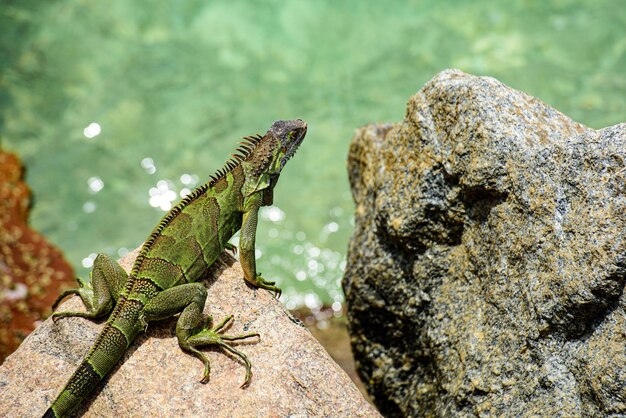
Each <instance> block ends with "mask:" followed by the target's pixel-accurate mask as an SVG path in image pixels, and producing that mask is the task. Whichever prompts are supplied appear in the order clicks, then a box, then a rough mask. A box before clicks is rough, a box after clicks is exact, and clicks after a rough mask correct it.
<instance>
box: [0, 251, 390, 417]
mask: <svg viewBox="0 0 626 418" xmlns="http://www.w3.org/2000/svg"><path fill="white" fill-rule="evenodd" d="M134 255H135V254H130V255H129V256H128V257H126V258H125V260H124V262H123V266H124V267H125V268H127V269H128V268H129V267H130V265H131V264H130V263H131V261H132V259H134ZM208 277H209V279H208V280H207V282H206V284H207V286H208V287H209V295H208V299H207V304H206V306H205V313H210V314H211V315H212V316H213V318H214V320H215V321H219V320H221V319H222V318H224V317H225V316H226V315H228V314H233V315H234V323H233V324H232V326H231V327H230V328H229V329H228V330H227V333H229V334H237V333H243V332H259V333H260V334H261V338H260V339H258V338H253V339H251V341H249V342H246V343H240V344H238V345H237V346H236V348H237V349H239V350H240V351H242V352H244V353H245V354H246V355H247V356H248V358H249V359H250V361H251V362H252V365H253V369H252V372H253V376H252V382H251V384H250V386H249V387H248V388H246V389H240V388H239V386H240V385H241V384H242V383H243V381H244V373H245V368H244V366H243V364H242V363H241V362H240V361H238V360H237V359H235V358H234V357H232V356H227V355H225V354H223V352H221V351H219V350H217V349H214V348H207V349H205V350H204V351H205V352H207V355H208V356H209V359H210V361H211V381H210V382H209V383H207V384H201V383H200V379H201V378H202V372H203V366H202V363H201V362H200V360H198V359H197V358H195V357H192V356H190V355H188V354H186V353H184V352H183V351H181V349H180V348H179V347H178V343H177V340H176V337H175V320H174V319H171V320H166V321H162V322H160V323H151V324H150V326H149V328H148V331H147V333H145V334H144V335H141V336H140V337H139V338H138V339H137V340H136V341H135V343H134V344H133V345H132V346H131V348H130V349H129V351H128V352H127V353H126V355H125V356H124V357H123V359H122V361H121V363H120V364H119V365H118V366H117V367H115V368H114V369H113V372H112V373H111V375H110V376H109V377H108V378H107V379H105V381H104V384H101V385H100V386H99V387H98V389H97V390H96V391H95V393H93V394H92V395H91V396H90V397H89V399H88V401H87V405H86V407H85V408H83V409H81V410H79V411H78V413H79V415H80V416H84V417H104V416H106V417H112V416H118V417H130V416H133V417H147V416H155V417H156V416H162V417H198V416H206V417H209V416H210V417H279V416H302V417H317V416H363V417H375V416H379V414H378V413H377V412H376V411H375V409H374V408H373V407H372V406H371V405H370V404H368V403H367V401H365V400H364V399H363V397H362V396H361V394H360V393H359V391H358V389H357V388H356V387H355V386H354V385H353V384H352V382H351V381H350V379H349V378H348V376H347V375H346V374H345V373H344V372H343V371H342V370H341V369H340V368H339V366H337V364H335V363H334V362H333V361H332V360H331V358H330V357H329V356H328V354H327V353H326V352H325V351H324V349H323V348H322V347H321V346H320V345H319V344H318V343H317V342H316V341H315V340H314V339H313V337H312V336H311V334H310V333H309V332H308V331H307V330H306V329H305V328H304V327H303V326H302V325H301V323H298V322H297V321H296V320H294V319H293V318H292V317H291V316H290V315H289V314H288V313H287V312H286V311H285V310H284V308H283V307H282V305H281V304H280V303H279V302H278V301H276V300H275V299H274V298H273V297H272V296H271V295H270V294H269V293H268V292H266V291H264V290H255V289H252V288H250V287H249V286H247V285H246V284H245V282H244V280H243V278H242V277H243V273H242V271H241V268H240V266H239V264H238V263H236V262H235V260H234V259H233V258H232V257H230V256H228V255H226V254H224V255H223V256H222V258H221V259H220V260H218V261H217V262H216V265H215V266H214V267H213V268H212V270H211V272H210V274H209V275H208ZM216 278H219V279H217V280H216ZM80 306H82V304H81V302H80V300H79V299H78V298H76V297H75V298H72V299H71V300H69V301H68V302H66V303H65V304H63V305H61V307H60V308H59V310H68V309H73V308H77V307H80ZM103 324H104V323H99V324H96V323H93V322H91V321H89V320H86V319H81V318H63V319H60V320H58V321H57V322H56V323H53V322H52V320H51V319H48V320H47V321H46V322H45V323H44V324H43V325H41V326H40V327H39V328H37V329H36V330H35V331H34V332H33V333H32V334H31V335H30V336H29V337H28V338H27V339H26V340H25V341H24V343H23V344H22V345H21V346H20V348H19V349H18V350H17V351H16V352H15V353H13V354H12V355H11V356H9V357H8V358H7V360H6V361H5V363H4V364H3V365H2V367H0V388H1V389H0V411H2V412H3V414H2V415H3V416H6V417H27V416H32V417H36V416H41V415H42V414H43V412H44V411H45V410H46V408H48V406H49V405H50V404H51V402H52V401H53V400H54V398H55V397H56V396H57V394H58V393H59V391H60V390H61V388H62V387H63V385H64V384H65V383H66V381H67V379H68V378H69V377H70V376H71V374H72V373H73V372H74V370H75V368H76V367H77V365H78V364H79V363H80V361H81V360H82V358H83V356H84V355H85V354H86V352H87V351H88V350H89V348H90V346H91V344H92V343H93V342H94V340H95V338H96V336H97V333H98V332H99V330H100V329H102V327H103Z"/></svg>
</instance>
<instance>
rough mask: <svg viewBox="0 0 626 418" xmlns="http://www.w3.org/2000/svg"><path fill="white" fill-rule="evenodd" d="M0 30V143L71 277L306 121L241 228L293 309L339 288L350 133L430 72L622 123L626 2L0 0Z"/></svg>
mask: <svg viewBox="0 0 626 418" xmlns="http://www.w3.org/2000/svg"><path fill="white" fill-rule="evenodd" d="M498 3H499V4H500V5H501V6H499V7H496V6H495V5H496V4H498ZM0 28H1V29H0V48H1V51H2V54H1V55H0V104H1V106H2V107H1V111H0V141H1V143H2V146H3V147H5V148H7V149H9V150H13V151H16V152H18V153H19V154H20V155H21V157H22V158H23V160H24V162H25V164H26V166H27V167H28V176H27V180H28V182H29V183H30V185H31V186H32V188H33V191H34V194H35V197H36V201H35V205H34V207H33V211H32V217H31V220H32V224H33V225H34V227H35V228H37V229H38V230H40V231H41V232H42V233H44V234H45V235H46V236H48V237H49V238H50V239H51V240H52V241H53V242H54V243H56V244H57V245H58V246H60V247H61V248H62V249H63V250H64V251H65V253H66V254H67V256H68V258H69V259H70V261H71V262H72V264H73V265H74V266H75V268H76V270H77V272H78V273H79V274H80V275H81V276H86V275H87V272H88V270H89V269H88V266H89V265H90V263H91V260H92V259H93V256H94V255H95V253H97V252H107V253H109V254H112V255H116V256H121V255H124V254H125V253H126V252H127V251H128V250H129V249H132V248H134V247H135V246H137V245H139V244H140V243H141V242H142V241H143V240H144V239H145V238H146V237H147V235H148V233H149V232H150V231H151V229H152V227H153V226H154V225H155V224H156V223H157V222H158V220H159V219H160V217H161V216H163V214H164V209H167V208H168V206H169V205H170V204H171V203H172V200H173V199H175V198H179V197H180V195H181V193H183V194H184V192H185V189H190V188H193V186H194V185H195V184H197V183H198V182H202V181H205V180H206V179H207V178H208V176H209V175H210V174H212V173H213V172H214V171H216V170H217V169H218V168H220V167H221V165H222V164H223V163H224V161H225V160H226V159H227V158H228V155H229V153H230V152H232V150H233V149H234V147H235V144H236V142H237V140H238V138H239V137H241V136H244V135H249V134H254V133H257V132H260V133H263V132H265V130H266V129H267V128H268V127H269V125H270V124H271V123H272V122H273V121H274V120H276V119H290V118H296V117H300V118H303V119H305V120H306V121H307V122H308V123H309V133H308V136H307V139H306V140H305V142H304V144H303V145H302V147H301V149H300V151H299V152H298V154H297V155H296V157H295V158H294V159H292V160H291V161H290V163H289V164H288V165H287V167H286V169H285V170H284V172H283V175H282V176H281V179H280V181H279V184H278V186H277V189H276V193H275V196H276V198H275V207H272V208H269V209H267V210H265V211H264V212H263V221H262V222H261V225H260V226H259V231H258V235H257V243H258V254H257V255H258V256H259V266H260V267H259V270H260V271H261V272H263V274H264V276H266V277H267V278H271V279H276V280H277V281H278V282H279V284H280V285H281V286H282V287H283V288H284V290H285V292H284V301H285V302H286V303H287V305H288V306H290V307H294V306H296V305H301V304H307V305H308V306H309V307H314V306H316V305H318V304H319V303H320V302H326V303H332V302H337V304H336V305H335V306H336V307H339V303H341V302H342V301H343V296H342V294H341V290H340V280H341V276H342V269H343V267H344V265H345V252H346V247H347V242H348V239H349V236H350V232H351V228H352V225H351V222H352V213H353V203H352V200H351V195H350V191H349V187H348V181H347V174H346V167H345V165H346V163H345V160H346V156H347V151H348V144H349V141H350V139H351V136H352V133H353V131H354V129H355V128H356V127H359V126H361V125H364V124H366V123H369V122H395V121H399V120H401V119H402V117H403V115H404V108H405V103H406V101H407V99H408V98H409V97H410V96H411V95H412V94H414V93H415V92H416V91H417V90H419V89H420V88H421V86H422V85H423V84H424V83H425V82H426V81H427V80H428V79H430V78H431V77H432V76H433V75H434V74H436V73H437V72H438V71H441V70H443V69H445V68H450V67H456V68H460V69H462V70H463V71H466V72H469V73H474V74H479V75H491V76H494V77H496V78H498V79H500V80H501V81H503V82H504V83H506V84H509V85H510V86H512V87H514V88H516V89H519V90H523V91H526V92H527V93H529V94H532V95H534V96H537V97H539V98H541V99H543V100H544V101H546V102H547V103H549V104H551V105H552V106H554V107H556V108H557V109H559V110H560V111H562V112H564V113H566V114H568V115H569V116H571V117H572V118H574V119H575V120H578V121H580V122H583V123H585V124H587V125H589V126H592V127H595V128H599V127H604V126H608V125H611V124H615V123H618V122H622V121H624V120H626V29H625V28H626V7H624V2H623V0H610V1H609V0H605V1H602V0H600V1H597V0H594V1H565V0H561V1H551V2H546V1H522V0H514V1H507V2H491V1H477V2H468V1H447V2H442V1H386V2H381V1H372V0H370V1H364V0H360V1H341V2H340V1H330V0H316V1H308V2H305V1H270V0H267V1H190V0H186V1H182V0H179V1H168V2H164V1H143V2H131V1H120V0H109V1H106V2H97V1H87V0H52V1H46V2H42V1H33V0H31V1H20V2H15V4H12V5H3V6H2V8H0Z"/></svg>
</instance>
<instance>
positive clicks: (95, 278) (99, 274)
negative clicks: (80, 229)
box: [52, 254, 128, 319]
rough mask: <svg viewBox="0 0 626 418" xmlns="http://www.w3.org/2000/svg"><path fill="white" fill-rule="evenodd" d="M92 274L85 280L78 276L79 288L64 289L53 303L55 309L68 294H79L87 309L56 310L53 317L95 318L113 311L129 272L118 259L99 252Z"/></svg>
mask: <svg viewBox="0 0 626 418" xmlns="http://www.w3.org/2000/svg"><path fill="white" fill-rule="evenodd" d="M90 276H91V280H90V281H85V280H83V279H81V278H79V277H78V278H76V281H77V282H78V288H74V289H68V290H66V291H64V292H63V293H61V294H60V295H59V297H58V298H57V300H56V301H55V302H54V303H53V304H52V309H53V310H54V309H56V307H57V305H58V304H59V303H60V302H61V301H62V300H63V299H64V298H65V297H66V296H69V295H78V296H80V298H81V299H82V300H83V303H84V304H85V307H86V308H87V311H86V312H55V313H54V314H52V318H53V319H58V318H63V317H66V316H80V317H83V318H92V319H94V318H100V317H103V316H105V315H108V314H109V313H111V311H112V310H113V307H114V306H115V303H116V302H117V299H118V297H119V294H120V292H121V291H122V289H124V285H125V284H126V280H127V279H128V274H126V271H124V269H123V268H122V266H120V265H119V264H118V262H117V261H115V260H114V259H112V258H111V257H109V256H108V255H106V254H98V256H97V257H96V259H95V260H94V263H93V269H92V270H91V273H90Z"/></svg>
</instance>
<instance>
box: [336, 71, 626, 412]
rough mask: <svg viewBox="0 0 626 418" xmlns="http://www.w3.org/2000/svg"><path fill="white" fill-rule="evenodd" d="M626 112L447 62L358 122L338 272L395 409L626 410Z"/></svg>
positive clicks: (373, 380)
mask: <svg viewBox="0 0 626 418" xmlns="http://www.w3.org/2000/svg"><path fill="white" fill-rule="evenodd" d="M625 161H626V124H621V125H616V126H613V127H609V128H605V129H601V130H592V129H590V128H587V127H585V126H583V125H581V124H579V123H576V122H574V121H572V120H571V119H569V118H568V117H566V116H565V115H563V114H561V113H559V112H558V111H556V110H554V109H553V108H551V107H549V106H548V105H546V104H544V103H543V102H541V101H540V100H538V99H536V98H533V97H531V96H528V95H526V94H524V93H521V92H518V91H515V90H513V89H511V88H509V87H507V86H505V85H503V84H502V83H500V82H498V81H497V80H495V79H493V78H489V77H475V76H471V75H468V74H464V73H462V72H460V71H456V70H448V71H444V72H442V73H440V74H438V75H437V76H436V77H435V78H433V79H432V80H431V81H430V82H428V83H427V84H426V85H425V86H424V88H423V89H422V90H420V91H419V92H418V93H417V94H416V95H415V96H413V97H412V98H411V99H410V100H409V103H408V106H407V111H406V116H405V119H404V120H403V121H402V122H401V123H399V124H396V125H369V126H365V127H363V128H361V129H359V130H357V132H356V134H355V137H354V139H353V141H352V144H351V147H350V154H349V163H348V168H349V174H350V181H351V186H352V191H353V197H354V200H355V202H356V216H355V221H356V226H355V231H354V235H353V237H352V239H351V242H350V246H349V255H348V264H347V268H346V273H345V277H344V281H343V286H344V290H345V292H346V296H347V302H348V306H349V321H350V328H351V333H352V343H353V349H354V351H355V356H356V359H357V363H358V366H359V368H360V373H361V376H362V377H363V381H364V382H365V384H366V385H368V390H369V392H370V394H371V395H372V397H373V398H374V401H375V402H376V404H377V406H378V407H379V408H380V410H381V412H382V413H383V415H385V416H401V415H403V416H454V415H468V416H471V415H494V416H520V415H524V416H531V415H540V416H597V415H605V414H624V413H626V403H625V401H624V399H626V333H625V332H624V330H625V329H626V320H625V319H626V318H625V316H624V311H623V307H624V306H625V302H626V301H625V300H624V298H625V296H624V294H623V289H624V284H625V280H626V270H625V269H626V259H625V254H626V239H625V238H626V216H624V214H625V213H626V198H625V192H626V163H625Z"/></svg>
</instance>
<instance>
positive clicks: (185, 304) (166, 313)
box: [143, 283, 259, 388]
mask: <svg viewBox="0 0 626 418" xmlns="http://www.w3.org/2000/svg"><path fill="white" fill-rule="evenodd" d="M206 297H207V290H206V288H205V287H204V285H203V284H202V283H187V284H181V285H178V286H175V287H172V288H169V289H165V290H163V291H162V292H160V293H159V294H157V295H156V296H155V297H153V298H152V299H150V300H149V301H148V303H147V304H146V306H145V307H144V317H143V320H144V321H145V322H149V321H155V320H160V319H165V318H169V317H170V316H173V315H176V314H177V313H179V312H180V317H179V318H178V322H176V337H177V338H178V345H179V346H180V348H182V349H183V350H185V351H188V352H189V353H191V354H193V355H194V356H196V357H198V358H199V359H200V360H201V361H202V363H204V375H203V377H202V380H201V382H202V383H207V382H208V381H209V374H210V372H211V366H210V363H209V359H208V358H207V356H206V355H205V354H204V353H203V352H201V351H199V350H198V349H196V347H202V346H207V345H217V346H219V347H222V348H223V349H225V350H226V351H229V352H230V353H232V354H235V355H236V356H238V357H240V358H241V359H242V360H243V362H244V364H245V365H246V377H245V380H244V383H243V384H242V385H241V387H242V388H243V387H246V386H248V384H249V383H250V378H251V377H252V372H251V370H250V369H251V367H252V366H251V364H250V361H249V360H248V357H246V355H245V354H243V353H242V352H240V351H238V350H236V349H235V348H234V347H232V346H231V345H230V344H228V343H227V342H226V341H235V340H241V339H244V338H249V337H258V336H259V334H258V333H256V332H252V333H249V334H241V335H223V334H220V331H221V330H222V328H224V326H225V325H226V323H227V322H228V321H229V320H230V319H231V318H232V315H229V316H228V317H226V319H224V320H223V321H222V322H221V323H219V324H218V325H217V326H215V327H213V328H209V327H210V325H211V320H212V318H211V317H210V316H209V317H208V318H207V319H206V321H205V319H204V316H203V315H202V310H203V308H204V303H205V301H206Z"/></svg>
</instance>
